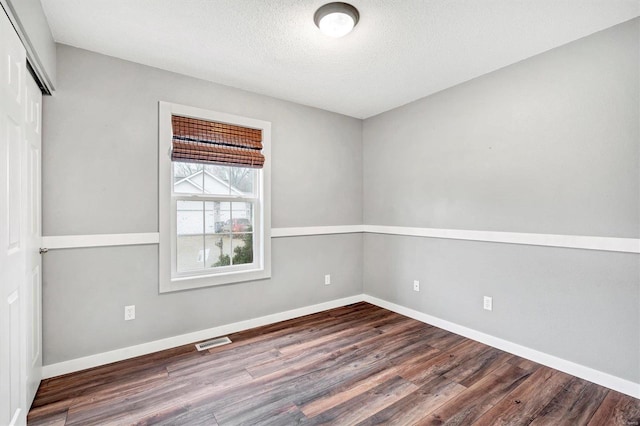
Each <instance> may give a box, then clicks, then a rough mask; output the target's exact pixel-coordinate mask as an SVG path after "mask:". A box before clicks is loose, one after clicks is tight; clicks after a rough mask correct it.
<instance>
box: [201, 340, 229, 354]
mask: <svg viewBox="0 0 640 426" xmlns="http://www.w3.org/2000/svg"><path fill="white" fill-rule="evenodd" d="M229 343H231V339H229V338H228V337H218V338H217V339H213V340H207V341H206V342H202V343H196V349H198V350H199V351H205V350H207V349H211V348H215V347H216V346H222V345H228V344H229Z"/></svg>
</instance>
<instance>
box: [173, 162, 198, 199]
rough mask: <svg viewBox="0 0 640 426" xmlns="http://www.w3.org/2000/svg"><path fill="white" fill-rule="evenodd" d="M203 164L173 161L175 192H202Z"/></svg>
mask: <svg viewBox="0 0 640 426" xmlns="http://www.w3.org/2000/svg"><path fill="white" fill-rule="evenodd" d="M203 168H204V167H203V165H202V164H196V163H180V162H177V161H174V162H173V192H175V193H179V194H202V190H203V177H204V174H203Z"/></svg>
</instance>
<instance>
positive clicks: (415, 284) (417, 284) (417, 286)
mask: <svg viewBox="0 0 640 426" xmlns="http://www.w3.org/2000/svg"><path fill="white" fill-rule="evenodd" d="M413 291H420V281H418V280H413Z"/></svg>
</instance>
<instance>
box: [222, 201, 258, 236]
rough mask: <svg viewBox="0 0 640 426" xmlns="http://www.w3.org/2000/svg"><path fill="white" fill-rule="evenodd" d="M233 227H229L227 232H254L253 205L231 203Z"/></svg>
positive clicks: (231, 222)
mask: <svg viewBox="0 0 640 426" xmlns="http://www.w3.org/2000/svg"><path fill="white" fill-rule="evenodd" d="M229 223H230V224H231V226H229V225H227V226H226V227H225V230H226V231H227V232H233V233H239V232H251V231H253V204H252V203H245V202H234V203H231V220H230V221H229Z"/></svg>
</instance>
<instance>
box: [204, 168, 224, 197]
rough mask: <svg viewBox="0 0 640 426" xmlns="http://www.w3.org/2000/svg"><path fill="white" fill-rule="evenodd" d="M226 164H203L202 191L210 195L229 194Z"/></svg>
mask: <svg viewBox="0 0 640 426" xmlns="http://www.w3.org/2000/svg"><path fill="white" fill-rule="evenodd" d="M229 169H230V167H228V166H211V165H208V164H207V165H205V166H204V193H205V194H212V195H229V194H231V185H230V183H229Z"/></svg>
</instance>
